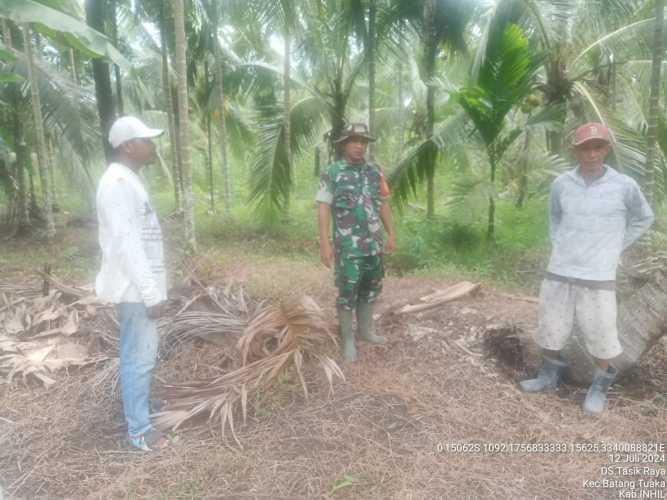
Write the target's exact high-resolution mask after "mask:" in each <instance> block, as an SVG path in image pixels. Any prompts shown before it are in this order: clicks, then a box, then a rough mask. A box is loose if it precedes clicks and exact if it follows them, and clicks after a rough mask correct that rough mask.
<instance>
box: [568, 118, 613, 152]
mask: <svg viewBox="0 0 667 500" xmlns="http://www.w3.org/2000/svg"><path fill="white" fill-rule="evenodd" d="M594 139H597V140H600V141H605V142H608V143H611V141H610V140H609V129H608V128H607V127H605V126H604V125H603V124H602V123H597V122H590V123H585V124H583V125H582V126H581V127H579V128H578V129H577V130H576V132H575V133H574V142H573V143H572V145H573V146H579V145H580V144H583V143H584V142H588V141H592V140H594Z"/></svg>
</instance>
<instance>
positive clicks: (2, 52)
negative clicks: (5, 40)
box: [0, 42, 16, 62]
mask: <svg viewBox="0 0 667 500" xmlns="http://www.w3.org/2000/svg"><path fill="white" fill-rule="evenodd" d="M15 60H16V56H15V55H14V54H13V53H12V52H11V51H10V50H8V49H7V47H5V46H4V45H3V44H2V42H0V61H6V62H12V61H15Z"/></svg>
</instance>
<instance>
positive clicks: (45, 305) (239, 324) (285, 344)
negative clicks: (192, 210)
mask: <svg viewBox="0 0 667 500" xmlns="http://www.w3.org/2000/svg"><path fill="white" fill-rule="evenodd" d="M45 279H48V282H49V283H50V284H52V285H53V287H54V288H53V289H52V290H51V291H50V292H49V294H48V295H47V296H44V297H42V296H39V295H37V294H34V293H32V290H30V289H26V288H25V287H21V288H20V289H19V288H15V289H13V290H12V289H11V287H10V286H9V285H0V290H3V295H2V296H1V297H2V298H3V303H4V307H3V309H2V310H1V311H2V312H0V325H2V326H3V332H4V334H3V335H2V336H0V374H1V375H2V376H3V378H4V380H5V382H7V383H11V382H12V381H13V380H14V379H15V378H17V377H19V376H20V377H21V378H22V379H23V381H24V382H27V381H28V380H29V379H30V378H33V379H35V380H37V381H39V382H40V383H42V384H43V385H44V386H46V387H49V386H51V385H53V384H54V383H55V382H56V381H55V380H54V379H53V378H52V377H51V374H52V373H53V372H55V371H58V370H62V369H67V368H70V367H76V366H85V365H88V364H93V363H97V362H99V361H103V360H109V362H108V363H107V364H106V366H105V367H102V368H101V369H100V370H98V373H97V374H96V376H95V377H94V379H93V383H92V389H93V390H95V391H96V392H97V393H100V392H107V393H112V394H113V393H116V392H117V390H118V371H119V363H118V358H117V356H118V353H117V351H118V338H117V337H118V333H117V331H115V329H114V331H111V332H109V331H103V332H100V331H96V332H95V333H96V336H97V340H98V342H97V344H98V345H99V344H102V345H103V346H104V350H103V352H97V353H95V354H91V352H90V349H89V346H91V345H93V344H94V342H91V340H92V339H90V338H89V339H86V335H87V334H88V335H89V334H90V332H82V331H81V330H82V329H81V328H80V327H81V325H82V322H84V321H86V320H87V319H93V318H94V317H95V316H96V314H97V313H98V311H100V310H104V313H105V315H106V316H107V317H109V318H111V319H112V320H113V322H114V323H116V324H117V320H116V318H115V316H114V311H113V310H112V309H110V308H108V307H106V306H105V305H104V304H100V303H98V302H97V300H96V299H95V297H94V296H93V295H91V294H90V291H89V290H87V289H84V288H77V287H71V286H68V285H65V284H63V283H60V282H59V281H58V280H57V279H54V278H51V277H46V278H45ZM192 281H193V282H194V286H193V287H192V288H187V289H186V294H185V295H183V294H181V296H179V297H178V298H177V299H176V300H172V301H171V303H170V306H171V307H170V313H169V314H168V315H167V316H165V317H164V318H162V319H161V320H160V322H159V328H160V330H161V333H162V348H161V356H162V357H169V356H170V355H171V354H172V353H173V352H175V351H176V350H178V348H179V347H182V346H183V344H184V343H187V342H192V341H194V340H195V339H201V340H204V341H207V342H211V343H213V344H219V345H220V347H221V348H222V347H223V346H224V345H226V344H229V343H230V341H232V342H233V343H234V344H235V345H234V351H235V352H234V357H235V358H236V360H235V362H234V364H233V367H232V369H231V370H229V371H226V372H225V373H224V374H223V375H221V376H218V377H214V378H211V379H204V380H193V381H189V382H187V383H178V384H175V383H170V384H169V383H167V384H164V386H163V387H162V388H161V390H160V392H161V393H162V395H163V397H164V398H165V399H166V401H167V404H166V406H165V407H164V409H163V410H162V411H161V412H160V413H159V414H157V415H155V422H156V425H157V426H159V427H161V428H165V429H168V428H171V429H177V428H178V427H180V426H181V425H183V424H184V423H185V422H186V421H193V423H196V422H198V421H197V420H193V419H194V417H200V416H206V417H208V421H209V422H210V421H212V420H214V419H216V418H217V419H219V422H220V426H221V429H222V431H223V436H224V432H225V430H226V429H227V428H229V430H230V431H231V433H232V436H233V438H234V440H235V441H236V442H237V443H238V444H239V445H240V442H239V441H238V439H237V437H236V430H235V429H236V427H235V414H237V412H238V411H240V412H241V415H242V418H243V421H244V422H245V420H246V416H247V407H248V398H249V397H250V398H252V397H254V393H255V392H256V391H258V390H260V389H261V390H266V389H268V388H269V387H270V386H271V384H272V383H273V382H274V381H275V379H276V378H277V377H278V376H279V375H280V374H282V373H284V372H286V371H288V370H290V369H292V368H293V369H294V371H295V373H296V375H297V376H298V378H299V381H300V383H301V386H302V388H303V391H304V394H305V395H306V396H307V395H308V388H307V384H306V379H305V376H304V366H305V363H306V362H307V360H309V359H312V360H314V361H315V362H316V364H317V365H319V366H320V367H321V368H322V370H323V372H324V374H325V376H326V378H327V381H328V383H329V387H330V389H331V390H332V389H333V381H334V378H335V377H339V378H341V379H343V378H344V377H343V373H342V371H341V370H340V368H339V367H338V365H337V364H336V362H335V361H334V360H333V359H331V358H330V357H329V356H327V355H325V354H324V353H325V352H326V351H328V350H330V349H331V347H332V346H335V344H336V339H335V337H334V336H333V335H332V334H331V332H330V331H329V328H328V325H327V323H326V321H325V319H324V316H323V314H322V311H321V309H320V308H319V307H318V306H317V304H316V303H315V302H314V301H313V300H312V299H311V298H309V297H307V296H304V297H302V298H301V299H300V300H299V301H298V302H293V303H290V304H282V305H279V306H272V305H269V304H267V303H265V302H257V301H253V300H252V299H251V298H250V297H248V296H247V294H246V293H245V291H244V290H243V289H242V288H240V287H237V288H236V289H234V288H233V287H232V286H231V285H229V286H227V287H225V288H222V287H214V286H208V287H205V286H204V285H202V284H201V283H200V282H198V281H197V280H196V279H194V280H192ZM77 334H78V335H77Z"/></svg>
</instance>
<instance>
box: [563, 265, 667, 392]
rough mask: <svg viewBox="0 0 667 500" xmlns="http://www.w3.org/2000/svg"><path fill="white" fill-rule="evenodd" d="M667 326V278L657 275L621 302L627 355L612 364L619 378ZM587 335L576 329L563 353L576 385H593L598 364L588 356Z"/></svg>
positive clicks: (621, 337) (621, 336)
mask: <svg viewBox="0 0 667 500" xmlns="http://www.w3.org/2000/svg"><path fill="white" fill-rule="evenodd" d="M666 323H667V278H666V277H665V274H663V273H662V272H657V273H655V275H654V276H653V278H652V279H651V280H650V281H649V282H647V283H646V284H644V285H643V286H642V287H641V288H639V289H638V290H635V291H634V292H633V293H632V294H631V295H630V296H629V297H627V298H623V297H621V300H620V301H619V307H618V340H619V342H620V343H621V346H622V347H623V353H621V355H620V356H618V357H616V358H614V359H613V360H612V361H611V364H612V366H614V368H616V369H617V370H618V371H619V375H622V374H623V373H625V372H627V371H628V370H629V369H630V368H632V367H633V366H636V365H637V363H638V362H639V361H640V360H641V358H642V356H643V355H644V354H645V353H646V352H647V351H648V350H649V349H650V348H651V347H652V346H653V345H654V344H655V343H656V342H658V340H660V338H661V337H663V336H664V335H665V329H664V325H665V324H666ZM582 337H583V336H582V335H581V334H580V332H578V331H577V330H576V329H575V333H574V335H573V336H572V341H571V342H570V343H569V344H568V345H567V347H566V348H565V349H564V350H563V357H564V358H565V359H567V360H568V363H569V365H570V369H569V373H570V376H571V378H572V380H573V381H574V382H577V383H580V384H589V383H590V381H591V380H592V377H593V368H594V362H593V360H592V359H591V357H590V355H589V354H588V350H587V349H586V346H585V342H584V340H583V338H582Z"/></svg>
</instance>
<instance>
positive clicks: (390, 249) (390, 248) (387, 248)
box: [384, 233, 396, 253]
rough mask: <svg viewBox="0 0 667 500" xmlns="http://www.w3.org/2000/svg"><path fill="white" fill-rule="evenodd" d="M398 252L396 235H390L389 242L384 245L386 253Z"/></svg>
mask: <svg viewBox="0 0 667 500" xmlns="http://www.w3.org/2000/svg"><path fill="white" fill-rule="evenodd" d="M394 250H396V235H395V234H394V233H390V234H388V235H387V242H386V243H385V244H384V253H392V252H393V251H394Z"/></svg>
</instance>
